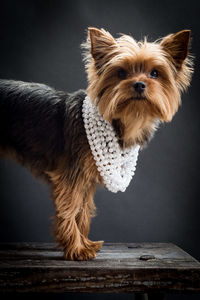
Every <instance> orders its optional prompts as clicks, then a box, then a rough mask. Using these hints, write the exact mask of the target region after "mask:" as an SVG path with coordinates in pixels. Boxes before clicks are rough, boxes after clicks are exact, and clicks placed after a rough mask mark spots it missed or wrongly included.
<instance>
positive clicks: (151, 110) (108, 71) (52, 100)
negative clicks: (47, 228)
mask: <svg viewBox="0 0 200 300" xmlns="http://www.w3.org/2000/svg"><path fill="white" fill-rule="evenodd" d="M189 45H190V30H182V31H180V32H178V33H175V34H170V35H167V36H165V37H164V38H161V39H159V40H156V41H155V42H148V41H147V39H146V38H145V39H144V40H143V41H139V42H136V41H135V40H134V39H133V38H132V37H131V36H128V35H120V36H119V37H117V38H114V37H113V36H112V35H111V34H110V33H109V32H108V31H105V30H104V29H97V28H93V27H90V28H88V36H87V39H86V42H84V43H83V44H82V49H83V57H84V62H85V67H86V72H87V76H88V88H87V90H86V91H84V90H79V91H76V92H75V93H72V94H69V93H66V92H63V91H57V90H55V89H54V88H51V87H49V86H47V85H44V84H39V83H27V82H22V81H14V80H3V79H2V80H0V155H1V156H5V157H8V158H12V159H15V160H17V161H18V162H19V163H20V164H21V165H23V166H25V167H27V168H28V169H29V170H30V171H31V172H32V173H33V174H34V175H35V176H37V177H39V178H41V179H42V180H43V181H44V182H46V183H48V184H49V185H50V188H51V194H52V199H53V202H54V205H55V209H56V216H55V220H54V231H55V236H56V242H57V243H58V245H59V246H60V247H61V248H62V250H63V253H64V257H65V259H68V260H90V259H93V258H94V257H95V256H96V254H97V251H98V250H100V248H101V247H102V243H103V242H102V241H95V242H94V241H91V240H89V239H88V233H89V229H90V221H91V218H92V217H94V215H95V204H94V201H93V197H94V193H95V189H96V185H97V184H101V185H102V184H105V181H106V180H107V179H105V178H104V175H105V174H104V173H103V171H102V172H101V169H99V168H98V167H97V161H96V160H98V159H97V158H98V156H99V154H98V153H99V152H98V151H100V150H98V151H97V152H98V153H97V157H96V160H95V159H94V155H93V154H94V153H93V152H94V151H95V149H94V148H93V150H92V145H91V140H89V137H88V131H87V129H88V128H86V127H87V126H86V123H85V122H84V121H85V120H84V116H85V118H88V119H87V121H88V124H90V117H91V118H92V116H91V113H90V111H89V112H87V107H89V106H87V105H92V106H91V107H92V108H91V109H94V111H95V109H96V111H95V114H96V115H95V116H96V117H97V116H98V115H99V120H100V121H99V122H100V124H104V123H105V124H104V125H105V127H104V129H103V131H102V132H104V133H105V131H106V130H107V129H106V128H109V130H110V131H109V132H110V133H109V134H107V137H108V138H109V137H110V136H111V133H112V139H113V140H114V141H115V142H114V146H113V145H112V147H113V150H112V151H115V148H116V147H118V148H119V149H121V150H120V151H125V152H123V153H128V152H126V151H129V150H130V149H133V148H134V147H137V146H139V147H140V148H143V147H144V146H145V145H146V144H147V143H148V142H149V141H150V140H151V138H152V136H153V134H154V132H155V130H156V129H157V128H158V125H159V124H160V123H162V122H169V121H171V120H172V118H173V116H174V114H175V113H176V112H177V110H178V108H179V106H180V104H181V94H182V92H183V91H185V90H186V88H187V87H188V86H189V85H190V80H191V75H192V72H193V64H192V57H191V55H190V54H189ZM85 99H87V101H88V103H87V105H86V106H85V110H84V113H83V103H84V101H85ZM96 117H93V118H94V119H95V118H96ZM100 118H101V119H100ZM91 122H92V121H91ZM91 124H92V125H91V128H90V129H91V130H92V131H93V134H91V136H92V137H93V142H94V140H96V135H95V134H96V133H95V130H96V129H95V128H96V127H95V126H97V125H93V124H96V123H91ZM109 126H110V127H109ZM93 127H94V128H93ZM101 128H103V127H101ZM113 132H114V134H113ZM89 133H90V132H89ZM92 137H91V138H92ZM97 141H98V142H97V143H96V147H97V146H98V144H101V145H103V142H101V139H97ZM111 144H112V142H111V143H110V144H109V145H110V147H111ZM102 147H103V150H105V153H106V151H107V148H106V147H108V142H105V143H104V145H103V146H102ZM97 148H98V147H97ZM118 148H117V149H118ZM134 149H135V148H134ZM112 151H111V152H112ZM101 153H102V151H101ZM111 154H112V153H111ZM127 155H128V154H127ZM122 156H123V157H125V156H126V155H125V154H123V155H122ZM127 157H129V156H127ZM112 159H113V157H111V162H107V166H109V167H110V168H111V167H112ZM100 160H101V159H100ZM119 168H121V166H120V167H119ZM125 173H126V172H125ZM125 173H124V174H125ZM131 174H132V173H131ZM124 176H126V174H125V175H124ZM122 177H123V176H122ZM122 177H121V178H122ZM122 179H123V178H122ZM129 179H130V178H129ZM129 181H130V180H129ZM109 184H110V183H109ZM118 184H119V185H120V180H119V181H118ZM118 184H117V185H118ZM115 186H116V185H115Z"/></svg>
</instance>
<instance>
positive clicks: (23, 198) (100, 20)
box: [0, 0, 200, 300]
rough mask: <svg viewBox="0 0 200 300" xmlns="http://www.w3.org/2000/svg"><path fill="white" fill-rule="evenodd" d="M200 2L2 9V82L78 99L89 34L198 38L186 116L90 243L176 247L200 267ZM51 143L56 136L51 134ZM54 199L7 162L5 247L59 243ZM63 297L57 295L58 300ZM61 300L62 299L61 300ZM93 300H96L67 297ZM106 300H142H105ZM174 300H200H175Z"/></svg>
mask: <svg viewBox="0 0 200 300" xmlns="http://www.w3.org/2000/svg"><path fill="white" fill-rule="evenodd" d="M199 3H200V2H199V1H195V0H190V1H172V0H167V1H166V0H164V1H145V0H140V1H133V0H132V1H128V0H123V1H114V0H110V1H109V0H101V1H95V0H93V1H92V0H91V1H83V0H82V1H81V0H79V1H78V0H74V1H64V0H63V1H59V0H58V1H44V0H40V1H39V0H31V1H25V0H24V1H1V2H0V78H8V79H17V80H24V81H34V82H41V83H47V84H49V85H51V86H53V87H56V88H57V89H63V90H66V91H69V92H72V91H75V90H77V89H79V88H86V86H87V81H86V75H85V72H84V65H83V63H82V58H81V50H80V43H81V42H82V41H83V40H84V39H85V37H86V29H87V27H88V26H96V27H100V28H101V27H103V28H105V29H107V30H108V31H110V32H111V33H112V34H113V35H115V36H116V34H117V33H126V34H131V35H132V36H133V37H135V38H136V39H137V40H139V39H142V38H143V36H148V38H149V40H150V41H153V40H154V39H157V38H159V37H162V36H165V35H166V34H168V33H172V32H177V31H179V30H182V29H191V30H192V53H193V54H194V56H195V57H196V59H195V73H194V76H193V80H192V84H191V87H190V88H189V90H188V92H187V93H186V94H184V96H183V98H182V99H183V104H182V106H181V108H180V110H179V112H178V113H177V114H176V116H175V117H174V119H173V121H172V122H171V123H169V124H165V125H162V126H161V128H160V129H159V130H158V132H157V133H156V135H155V137H154V139H153V140H152V141H151V143H150V144H149V146H148V147H147V148H146V149H145V150H143V151H142V152H141V154H140V156H139V162H138V166H137V170H136V175H135V176H134V178H133V180H132V182H131V184H130V186H129V187H128V189H127V191H126V192H125V193H118V194H112V193H110V192H108V191H106V190H104V189H102V190H98V191H97V193H96V196H95V202H96V205H97V217H96V218H95V219H94V220H93V222H92V226H91V232H90V237H91V239H94V240H98V239H100V240H102V239H103V240H104V241H105V242H143V241H145V242H173V243H175V244H177V245H178V246H180V247H182V248H183V249H184V250H185V251H187V252H189V253H190V254H191V255H193V256H194V257H195V258H197V259H200V202H199V200H200V199H199V185H200V181H199V171H200V168H199V159H200V158H199V153H200V134H199V129H200V121H199V120H200V105H199V102H200V97H199V87H200V82H199V78H200V73H199V58H200V57H199V52H200V51H199V50H200V49H199V48H200V33H199V31H200V18H199V11H200V4H199ZM49 134H51V133H50V132H49ZM49 196H50V193H49V190H48V188H47V187H46V186H44V185H43V184H42V183H40V182H39V181H38V180H36V179H35V178H33V177H32V176H31V174H30V173H29V172H28V171H27V170H26V169H24V168H22V167H21V166H19V165H17V164H16V163H15V162H13V161H8V160H3V159H1V160H0V197H1V201H0V224H1V226H0V241H1V242H22V241H36V242H51V241H53V236H52V234H51V216H52V215H53V214H54V208H53V205H52V203H51V201H50V200H49ZM55 297H58V296H55ZM60 297H62V296H61V295H60ZM68 297H69V298H70V299H72V298H73V299H75V298H79V297H81V298H84V299H92V298H93V297H92V295H90V296H89V295H82V296H78V295H74V296H72V295H70V296H68V295H65V298H68ZM95 297H96V298H99V299H107V298H108V299H118V298H119V299H124V300H125V299H126V300H127V299H133V297H132V296H131V295H121V296H117V295H98V296H95ZM168 299H200V296H197V295H196V296H187V295H185V296H169V297H168Z"/></svg>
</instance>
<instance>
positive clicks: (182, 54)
mask: <svg viewBox="0 0 200 300" xmlns="http://www.w3.org/2000/svg"><path fill="white" fill-rule="evenodd" d="M190 34H191V32H190V30H182V31H179V32H177V33H175V34H170V35H168V36H166V37H164V38H163V39H162V41H161V43H160V45H161V47H162V48H163V50H164V51H166V52H167V53H168V54H169V55H170V57H171V58H172V60H173V62H174V64H175V66H176V67H177V68H180V67H181V66H182V64H183V62H184V60H185V59H186V58H187V56H188V50H189V44H190Z"/></svg>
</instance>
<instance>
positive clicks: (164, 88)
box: [82, 28, 193, 146]
mask: <svg viewBox="0 0 200 300" xmlns="http://www.w3.org/2000/svg"><path fill="white" fill-rule="evenodd" d="M189 41H190V31H189V30H183V31H180V32H178V33H176V34H171V35H168V36H166V37H164V38H163V39H161V40H158V41H155V42H154V43H149V42H148V41H147V40H146V39H144V41H140V42H136V41H135V40H134V39H133V38H132V37H131V36H128V35H121V36H120V37H119V38H116V39H114V38H113V37H112V35H111V34H110V33H109V32H107V31H105V30H104V29H101V30H99V29H97V28H89V29H88V39H87V41H86V43H84V44H83V45H82V46H83V48H84V49H85V53H84V58H85V62H86V70H87V73H88V81H89V85H88V90H87V92H88V95H89V96H90V97H91V99H92V101H93V102H94V101H95V99H97V100H98V101H97V103H98V107H99V112H100V113H101V114H102V115H103V116H104V119H106V120H108V121H109V122H111V123H112V122H113V121H116V120H117V121H118V127H120V132H121V139H122V140H123V145H124V146H130V145H132V144H135V143H139V144H140V145H143V144H144V143H145V142H146V141H147V140H149V139H150V137H151V135H152V134H153V132H154V131H155V129H156V126H157V124H158V123H159V122H169V121H171V119H172V117H173V116H174V114H175V113H176V111H177V110H178V107H179V105H180V103H181V92H182V91H183V90H185V89H186V88H187V87H188V86H189V84H190V78H191V74H192V71H193V69H192V60H191V57H190V56H189V55H188V47H189ZM152 70H156V71H157V72H158V78H152V77H151V75H150V74H151V72H152ZM119 72H121V74H122V75H121V77H122V78H121V77H120V76H119V74H120V73H119ZM138 81H142V82H144V83H145V85H146V89H145V91H144V92H143V94H142V97H140V100H138V95H137V93H136V92H135V90H134V88H133V84H134V83H135V82H138Z"/></svg>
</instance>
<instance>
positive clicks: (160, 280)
mask: <svg viewBox="0 0 200 300" xmlns="http://www.w3.org/2000/svg"><path fill="white" fill-rule="evenodd" d="M0 292H53V293H54V292H87V293H88V292H89V293H96V292H98V293H136V295H137V296H136V298H138V299H164V296H163V295H164V293H171V292H184V293H185V292H196V293H200V263H199V262H198V261H196V260H195V259H194V258H193V257H192V256H190V255H189V254H187V253H186V252H184V251H183V250H181V249H180V248H179V247H177V246H175V245H173V244H168V243H128V244H126V243H123V244H105V245H104V246H103V248H102V250H101V251H100V252H99V254H98V256H97V257H96V258H95V259H94V260H92V261H83V262H79V261H65V260H63V258H62V252H60V251H59V250H58V249H56V247H55V245H54V244H32V243H22V244H21V243H20V244H0ZM141 295H142V296H141ZM147 295H148V296H147Z"/></svg>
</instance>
